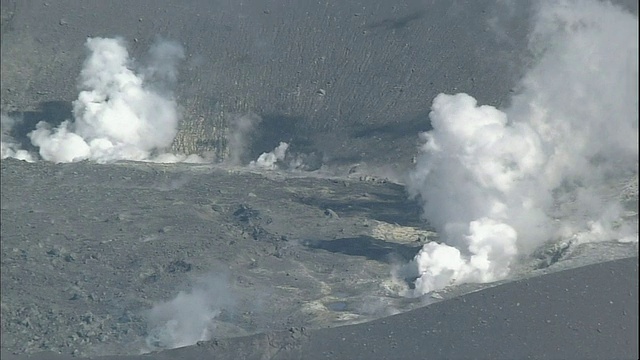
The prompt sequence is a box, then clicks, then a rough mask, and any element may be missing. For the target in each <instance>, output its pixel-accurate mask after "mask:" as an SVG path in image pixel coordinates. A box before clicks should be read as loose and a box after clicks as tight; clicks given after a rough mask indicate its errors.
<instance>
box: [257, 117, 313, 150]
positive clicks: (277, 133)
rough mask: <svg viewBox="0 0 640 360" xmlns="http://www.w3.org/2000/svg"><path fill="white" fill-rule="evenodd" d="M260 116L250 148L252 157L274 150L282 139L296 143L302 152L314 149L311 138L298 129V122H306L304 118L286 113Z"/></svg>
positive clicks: (291, 143)
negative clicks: (302, 134)
mask: <svg viewBox="0 0 640 360" xmlns="http://www.w3.org/2000/svg"><path fill="white" fill-rule="evenodd" d="M260 118H261V120H260V123H259V124H257V125H256V128H255V137H254V138H253V139H252V141H251V146H250V149H249V153H250V155H251V158H252V159H255V158H257V157H258V156H260V154H262V153H265V152H269V151H272V150H273V149H274V148H275V147H276V146H278V144H279V143H280V142H281V141H284V142H287V143H289V144H290V145H295V147H296V149H298V151H301V152H312V151H314V149H312V142H311V140H309V139H307V138H305V137H304V136H301V133H302V132H301V131H298V128H297V127H298V124H304V123H305V121H304V120H303V119H302V118H300V117H296V116H289V115H284V114H260Z"/></svg>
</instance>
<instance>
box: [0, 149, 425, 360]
mask: <svg viewBox="0 0 640 360" xmlns="http://www.w3.org/2000/svg"><path fill="white" fill-rule="evenodd" d="M1 167H2V199H1V203H2V224H3V226H2V329H3V331H4V333H3V337H2V347H3V348H5V349H11V350H12V351H27V352H34V351H38V350H45V349H47V350H48V349H52V350H58V351H62V352H64V353H73V352H74V351H75V353H77V354H95V353H104V352H107V353H135V352H137V351H139V350H140V349H142V347H143V346H145V344H144V339H145V337H146V336H147V335H148V332H149V331H150V330H151V329H149V328H148V324H147V322H146V319H145V317H144V311H146V310H150V309H151V308H152V307H153V305H154V304H156V303H159V302H162V301H167V300H170V299H171V298H173V297H175V296H176V295H177V293H178V292H179V291H189V290H190V289H191V287H193V286H196V285H195V284H196V283H197V280H198V279H199V278H215V279H219V280H220V281H222V282H223V283H224V284H225V285H224V286H221V287H220V289H218V290H216V291H217V292H227V293H228V296H230V297H231V302H232V303H233V305H228V306H221V307H223V308H224V312H223V313H222V314H221V315H220V316H219V317H218V320H219V323H218V324H217V330H216V333H220V334H224V336H225V337H228V336H239V335H246V334H251V333H254V332H257V331H265V330H282V329H287V328H290V327H303V326H307V327H309V326H312V327H324V326H335V325H340V324H348V323H353V322H362V321H365V320H368V319H371V318H375V317H379V316H384V315H388V314H389V312H390V311H399V310H400V309H401V308H404V309H407V308H410V306H412V305H411V302H408V301H407V300H404V299H402V298H400V297H399V296H398V290H399V289H400V288H395V287H398V286H400V285H401V284H397V283H394V282H393V281H392V279H391V265H392V264H393V263H400V262H401V261H402V262H406V261H408V260H409V259H410V258H411V257H413V256H414V255H415V253H416V252H417V250H418V249H419V247H420V246H421V245H422V244H423V243H424V241H426V240H427V238H428V237H429V236H430V235H431V233H430V232H428V231H427V230H426V229H424V228H423V226H424V225H423V223H422V222H421V221H420V220H419V217H418V207H417V205H416V204H415V203H412V202H410V201H408V200H406V198H407V197H406V194H405V192H404V189H403V187H402V186H400V185H397V184H393V183H390V182H387V181H386V180H384V179H375V178H372V177H358V176H356V177H355V178H353V179H350V178H346V177H345V178H343V179H337V178H336V179H332V178H316V177H307V178H303V177H300V178H296V177H295V175H294V176H293V177H292V176H291V174H288V176H287V177H286V178H285V177H284V176H283V174H279V173H277V172H268V173H266V174H258V173H251V172H249V171H247V170H240V169H237V170H234V169H222V168H216V167H212V166H202V165H200V166H191V165H159V164H144V163H120V164H113V165H97V164H91V163H87V162H83V163H77V164H67V165H54V164H49V163H34V164H28V163H24V162H21V161H13V160H10V159H6V160H3V161H2V163H1ZM43 287H46V291H43ZM220 296H222V295H220Z"/></svg>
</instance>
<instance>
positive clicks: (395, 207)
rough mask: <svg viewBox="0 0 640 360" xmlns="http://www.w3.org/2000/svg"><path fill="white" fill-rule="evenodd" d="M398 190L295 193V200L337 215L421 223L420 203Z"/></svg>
mask: <svg viewBox="0 0 640 360" xmlns="http://www.w3.org/2000/svg"><path fill="white" fill-rule="evenodd" d="M398 187H400V186H398ZM401 191H402V192H401V194H399V195H392V194H381V193H363V194H361V195H360V196H359V198H355V199H354V198H349V199H327V198H326V197H314V196H307V197H302V196H296V197H295V201H297V202H299V203H301V204H305V205H310V206H316V207H318V208H320V209H322V210H327V209H330V210H332V211H334V212H335V213H336V214H338V216H340V217H356V216H358V217H359V216H362V217H365V218H368V219H374V220H378V221H384V222H387V223H390V224H397V225H402V226H413V227H418V228H422V227H424V225H425V224H424V221H422V220H421V219H420V211H421V208H420V205H419V204H418V203H417V202H415V201H411V200H408V199H407V198H406V196H405V195H404V190H401Z"/></svg>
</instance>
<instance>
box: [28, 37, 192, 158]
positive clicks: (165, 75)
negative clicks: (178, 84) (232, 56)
mask: <svg viewBox="0 0 640 360" xmlns="http://www.w3.org/2000/svg"><path fill="white" fill-rule="evenodd" d="M86 46H87V48H88V49H89V50H90V52H91V54H90V56H89V58H88V59H87V60H86V61H85V63H84V67H83V69H82V72H81V74H80V89H81V92H80V94H79V96H78V99H77V100H75V101H74V102H73V115H74V120H73V121H71V120H67V121H65V122H63V123H62V124H60V125H59V126H58V127H57V128H51V126H50V125H49V124H47V123H45V122H40V123H38V124H37V125H36V129H35V130H34V131H33V132H31V133H30V134H29V138H30V139H31V142H32V143H33V145H35V146H37V147H38V148H39V153H40V156H41V157H42V158H43V159H44V160H48V161H52V162H56V163H61V162H74V161H81V160H86V159H90V160H94V161H97V162H109V161H116V160H155V161H162V162H174V161H182V160H190V161H197V160H198V159H197V158H194V157H191V158H188V159H187V158H186V157H185V156H175V155H173V154H167V153H166V152H165V150H166V149H167V148H169V147H170V146H171V143H172V141H173V139H174V137H175V136H176V133H177V131H178V120H179V117H178V111H177V106H176V102H175V101H174V100H173V98H172V96H171V95H170V94H162V93H161V92H159V91H157V90H156V89H153V88H152V87H151V86H150V85H149V84H147V83H145V81H147V80H155V81H160V82H172V81H175V77H176V65H177V63H178V61H179V60H180V59H182V58H183V57H184V54H183V51H182V47H181V46H180V45H178V44H176V43H172V42H161V43H158V44H156V45H154V46H153V47H152V48H151V51H150V57H151V60H150V61H149V64H148V66H147V67H145V68H142V69H140V73H139V74H136V72H134V70H133V69H134V68H135V64H134V63H133V61H132V60H131V59H130V58H129V54H128V52H127V49H126V47H125V44H124V42H123V41H122V40H120V39H105V38H89V39H87V43H86Z"/></svg>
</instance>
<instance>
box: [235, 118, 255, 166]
mask: <svg viewBox="0 0 640 360" xmlns="http://www.w3.org/2000/svg"><path fill="white" fill-rule="evenodd" d="M261 121H262V118H261V117H260V116H258V115H256V114H246V115H242V116H238V117H234V118H233V119H232V120H231V121H230V124H229V128H228V130H227V131H228V133H227V141H228V142H229V145H228V147H229V158H228V160H227V161H228V162H229V163H230V164H232V165H242V164H243V161H245V157H246V155H247V151H248V149H249V145H250V143H251V135H252V133H253V132H254V131H255V128H256V126H257V125H258V124H259V123H260V122H261ZM244 164H246V162H244Z"/></svg>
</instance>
